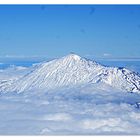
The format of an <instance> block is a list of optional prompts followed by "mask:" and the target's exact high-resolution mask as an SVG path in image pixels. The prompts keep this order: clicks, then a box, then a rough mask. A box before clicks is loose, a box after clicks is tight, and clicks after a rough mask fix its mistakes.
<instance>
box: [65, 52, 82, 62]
mask: <svg viewBox="0 0 140 140" xmlns="http://www.w3.org/2000/svg"><path fill="white" fill-rule="evenodd" d="M62 59H63V60H65V61H67V62H68V61H69V62H70V61H79V60H81V57H80V56H79V55H77V54H74V53H70V54H68V55H66V56H64V57H62Z"/></svg>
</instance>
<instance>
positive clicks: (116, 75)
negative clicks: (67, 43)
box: [0, 54, 140, 92]
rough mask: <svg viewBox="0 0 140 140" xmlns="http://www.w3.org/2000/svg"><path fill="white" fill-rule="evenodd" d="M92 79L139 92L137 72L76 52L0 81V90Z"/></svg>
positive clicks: (58, 86)
mask: <svg viewBox="0 0 140 140" xmlns="http://www.w3.org/2000/svg"><path fill="white" fill-rule="evenodd" d="M94 83H104V84H107V85H109V86H112V87H114V88H117V89H121V90H125V91H129V92H140V76H139V75H138V74H136V73H134V72H132V71H129V70H127V69H124V68H122V69H120V68H117V67H116V68H113V67H106V66H103V65H100V64H98V63H96V62H95V61H92V60H88V59H86V58H82V57H80V56H78V55H76V54H69V55H67V56H64V57H62V58H59V59H55V60H52V61H49V62H44V63H40V64H38V65H36V66H34V67H33V68H32V71H30V72H29V73H28V74H26V75H24V76H23V77H21V78H19V79H18V80H15V81H12V82H11V81H10V82H9V81H7V82H4V83H3V82H1V83H0V91H8V92H11V91H16V92H24V91H28V90H33V89H34V90H36V89H43V90H44V89H45V90H48V89H49V90H50V89H56V88H60V87H66V86H70V87H73V86H77V85H78V86H79V85H83V84H85V85H86V84H94Z"/></svg>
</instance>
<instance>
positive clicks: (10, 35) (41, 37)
mask: <svg viewBox="0 0 140 140" xmlns="http://www.w3.org/2000/svg"><path fill="white" fill-rule="evenodd" d="M70 52H75V53H77V54H79V55H81V56H87V57H130V58H131V57H134V58H135V57H140V6H139V5H129V6H128V5H121V6H120V5H0V56H1V57H35V56H39V57H44V56H45V57H49V58H50V57H60V56H63V55H67V54H69V53H70Z"/></svg>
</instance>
